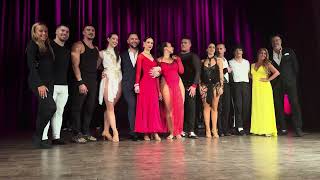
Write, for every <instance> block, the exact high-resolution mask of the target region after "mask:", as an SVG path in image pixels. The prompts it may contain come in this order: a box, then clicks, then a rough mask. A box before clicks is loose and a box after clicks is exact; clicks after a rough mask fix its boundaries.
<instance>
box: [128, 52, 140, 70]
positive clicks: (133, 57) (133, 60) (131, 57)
mask: <svg viewBox="0 0 320 180" xmlns="http://www.w3.org/2000/svg"><path fill="white" fill-rule="evenodd" d="M128 52H129V56H130V60H131V63H132V66H133V67H135V66H136V62H137V58H138V51H137V52H136V53H133V52H132V51H130V49H129V50H128Z"/></svg>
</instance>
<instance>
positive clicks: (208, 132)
mask: <svg viewBox="0 0 320 180" xmlns="http://www.w3.org/2000/svg"><path fill="white" fill-rule="evenodd" d="M206 138H211V133H210V130H209V131H206Z"/></svg>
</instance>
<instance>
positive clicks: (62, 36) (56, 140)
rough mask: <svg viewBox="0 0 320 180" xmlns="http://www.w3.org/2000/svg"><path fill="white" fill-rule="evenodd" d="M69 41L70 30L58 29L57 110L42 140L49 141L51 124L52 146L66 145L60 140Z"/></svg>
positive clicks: (54, 95)
mask: <svg viewBox="0 0 320 180" xmlns="http://www.w3.org/2000/svg"><path fill="white" fill-rule="evenodd" d="M68 39H69V28H68V27H67V26H66V25H59V26H58V27H57V29H56V37H55V39H54V40H53V41H52V42H51V46H52V50H53V52H54V55H55V60H54V88H53V99H54V101H55V103H56V107H57V110H56V112H55V114H54V116H53V118H52V119H51V121H50V122H49V123H48V124H47V126H46V127H45V129H44V131H43V135H42V140H48V130H49V125H50V123H51V128H52V144H53V145H64V144H65V142H64V141H63V140H61V139H60V130H61V125H62V115H63V111H64V106H65V105H66V103H67V100H68V96H69V94H68V84H67V73H68V66H69V62H70V51H69V50H68V49H67V48H66V47H65V46H64V45H65V42H66V41H67V40H68Z"/></svg>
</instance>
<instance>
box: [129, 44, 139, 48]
mask: <svg viewBox="0 0 320 180" xmlns="http://www.w3.org/2000/svg"><path fill="white" fill-rule="evenodd" d="M129 46H130V47H131V48H133V49H138V44H137V45H133V44H129Z"/></svg>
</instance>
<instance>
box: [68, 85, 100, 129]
mask: <svg viewBox="0 0 320 180" xmlns="http://www.w3.org/2000/svg"><path fill="white" fill-rule="evenodd" d="M83 81H84V83H85V85H86V86H87V88H88V93H87V94H86V95H84V94H80V93H79V86H78V84H77V83H74V89H73V93H72V104H71V118H72V129H73V133H74V134H75V135H76V134H79V133H82V134H84V135H89V134H90V123H91V119H92V116H93V112H94V110H95V107H96V101H97V81H96V79H83Z"/></svg>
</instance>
